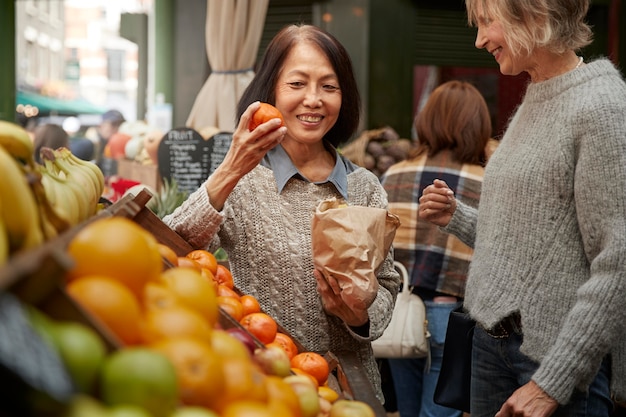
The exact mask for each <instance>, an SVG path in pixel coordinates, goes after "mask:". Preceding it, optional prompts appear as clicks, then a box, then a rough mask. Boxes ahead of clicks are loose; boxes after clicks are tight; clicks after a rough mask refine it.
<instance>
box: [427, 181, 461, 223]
mask: <svg viewBox="0 0 626 417" xmlns="http://www.w3.org/2000/svg"><path fill="white" fill-rule="evenodd" d="M419 203H420V205H419V212H418V214H419V216H420V218H421V219H423V220H427V221H429V222H431V223H434V224H436V225H437V226H442V227H445V226H447V225H448V223H450V219H451V218H452V215H453V214H454V211H455V210H456V199H455V198H454V192H453V191H452V190H451V189H450V188H449V187H448V184H446V183H445V181H442V180H435V181H433V183H432V184H431V185H429V186H428V187H426V188H424V192H423V193H422V196H421V197H420V199H419Z"/></svg>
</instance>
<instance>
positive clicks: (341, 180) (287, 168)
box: [261, 144, 358, 200]
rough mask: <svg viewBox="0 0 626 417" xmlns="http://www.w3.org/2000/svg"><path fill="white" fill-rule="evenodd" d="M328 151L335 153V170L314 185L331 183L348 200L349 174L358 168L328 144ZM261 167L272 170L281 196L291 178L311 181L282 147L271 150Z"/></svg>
mask: <svg viewBox="0 0 626 417" xmlns="http://www.w3.org/2000/svg"><path fill="white" fill-rule="evenodd" d="M326 147H327V149H329V150H331V152H334V153H335V168H333V171H332V172H331V173H330V175H329V176H328V178H327V179H326V180H324V181H319V182H315V183H314V184H325V183H327V182H330V183H331V184H333V185H334V186H335V188H336V189H337V191H338V192H339V194H341V196H342V197H343V198H344V199H345V200H348V174H349V173H350V172H352V171H354V170H355V169H356V168H358V167H357V166H356V165H354V164H353V163H352V162H350V161H349V160H347V159H346V158H343V157H342V156H341V155H340V154H339V152H337V150H336V149H335V148H333V147H332V146H331V145H329V144H326ZM261 165H263V166H264V167H267V168H269V169H271V170H272V171H273V172H274V178H276V187H277V188H278V193H279V194H280V193H281V192H282V190H283V188H284V187H285V185H286V184H287V181H289V180H290V179H291V178H294V177H295V178H296V179H299V180H302V181H309V180H308V179H307V178H306V177H305V176H304V175H302V174H301V173H300V171H298V168H296V166H295V165H294V164H293V162H291V159H290V158H289V155H287V152H285V149H283V147H282V145H278V146H276V147H274V148H273V149H271V150H270V151H269V152H268V153H267V154H266V155H265V158H263V160H262V161H261Z"/></svg>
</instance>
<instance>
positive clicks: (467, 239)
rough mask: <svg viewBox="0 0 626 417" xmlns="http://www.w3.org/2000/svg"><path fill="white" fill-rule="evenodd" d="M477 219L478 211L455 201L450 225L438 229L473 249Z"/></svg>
mask: <svg viewBox="0 0 626 417" xmlns="http://www.w3.org/2000/svg"><path fill="white" fill-rule="evenodd" d="M477 219H478V210H477V209H476V208H474V207H471V206H468V205H467V204H464V203H462V202H460V201H458V200H457V206H456V210H455V212H454V214H453V215H452V219H450V223H448V225H447V226H446V227H441V228H440V229H441V230H442V231H444V232H446V233H450V234H453V235H454V236H456V237H458V238H459V240H461V242H463V243H465V244H466V245H467V246H469V247H470V248H474V241H475V239H476V220H477Z"/></svg>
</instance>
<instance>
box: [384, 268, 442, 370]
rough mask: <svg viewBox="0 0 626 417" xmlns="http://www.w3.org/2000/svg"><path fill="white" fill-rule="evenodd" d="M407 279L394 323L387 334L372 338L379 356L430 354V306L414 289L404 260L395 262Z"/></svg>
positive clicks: (415, 356)
mask: <svg viewBox="0 0 626 417" xmlns="http://www.w3.org/2000/svg"><path fill="white" fill-rule="evenodd" d="M394 266H395V268H396V269H397V270H398V271H399V272H400V275H401V276H402V280H403V286H402V291H401V292H399V293H398V297H397V298H396V304H395V306H394V308H393V314H392V316H391V322H389V326H387V328H386V329H385V331H384V333H383V335H382V336H381V337H379V338H378V339H376V340H374V341H372V348H373V349H374V356H375V357H377V358H424V357H427V356H429V354H430V332H429V331H428V320H426V307H425V306H424V302H423V301H422V299H421V298H420V297H419V296H418V295H416V294H413V293H412V292H411V288H410V287H409V274H408V272H407V270H406V268H405V267H404V265H402V264H401V263H400V262H398V261H395V262H394Z"/></svg>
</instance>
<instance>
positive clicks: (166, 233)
mask: <svg viewBox="0 0 626 417" xmlns="http://www.w3.org/2000/svg"><path fill="white" fill-rule="evenodd" d="M151 197H152V196H151V195H150V193H149V192H148V191H146V190H143V191H141V192H140V193H139V194H137V196H135V197H133V196H131V195H127V196H126V197H125V198H123V199H121V200H119V201H118V202H117V203H115V204H114V205H113V206H111V207H110V208H109V210H110V211H111V212H112V213H113V215H116V216H125V217H128V218H130V219H133V220H134V221H135V222H137V223H138V224H139V225H141V226H142V227H143V228H144V229H146V230H147V231H149V232H151V233H152V234H153V235H154V236H155V237H156V239H157V240H158V241H159V242H161V243H163V244H165V245H168V246H169V247H170V248H172V249H173V250H174V252H176V253H177V254H178V255H179V256H185V255H186V254H187V253H189V252H190V251H191V250H193V249H194V248H193V247H192V246H191V245H190V244H189V243H187V241H186V240H185V239H183V238H182V237H181V236H180V235H178V234H177V233H176V232H174V231H173V230H172V229H170V228H169V227H168V226H167V225H166V224H165V223H163V222H162V221H161V219H160V218H159V217H158V216H156V215H155V214H154V213H153V212H152V211H151V210H150V209H148V208H147V207H145V205H146V203H147V202H148V201H149V200H150V198H151ZM235 291H237V292H239V294H241V292H240V291H239V290H237V289H236V288H235ZM220 324H221V325H222V327H223V328H230V327H233V326H237V327H241V328H242V329H243V327H242V326H241V325H240V324H239V323H238V322H237V321H236V320H234V319H233V318H232V317H230V316H229V315H228V314H227V313H226V312H224V311H223V310H221V309H220ZM244 330H245V329H244ZM279 331H281V332H283V333H286V334H288V335H289V332H287V331H286V330H285V329H284V328H282V327H281V326H280V325H279ZM251 336H252V335H251ZM289 336H290V337H291V338H292V339H294V342H295V343H296V346H298V351H299V352H302V351H304V350H305V349H304V347H303V346H302V344H300V343H299V342H298V340H297V339H296V338H294V337H293V336H291V335H289ZM252 337H253V338H254V336H252ZM254 339H256V338H254ZM256 342H257V344H258V346H263V343H261V342H260V341H259V340H258V339H256ZM319 353H321V354H323V355H324V356H325V357H326V359H327V360H328V361H329V365H330V369H331V371H332V372H331V377H330V379H329V385H330V386H331V388H333V389H335V390H336V391H337V392H339V393H340V396H342V397H344V398H347V399H353V400H359V401H363V402H365V403H367V404H369V405H370V406H371V407H372V409H373V410H374V412H375V414H376V417H386V415H387V413H386V411H385V409H384V407H383V405H382V404H381V403H380V401H378V400H377V399H376V394H375V392H374V388H373V387H372V384H371V383H370V382H369V379H368V377H367V375H366V373H365V370H364V369H363V364H362V363H361V362H359V360H358V359H357V358H356V356H355V355H354V353H353V352H349V351H344V352H319Z"/></svg>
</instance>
